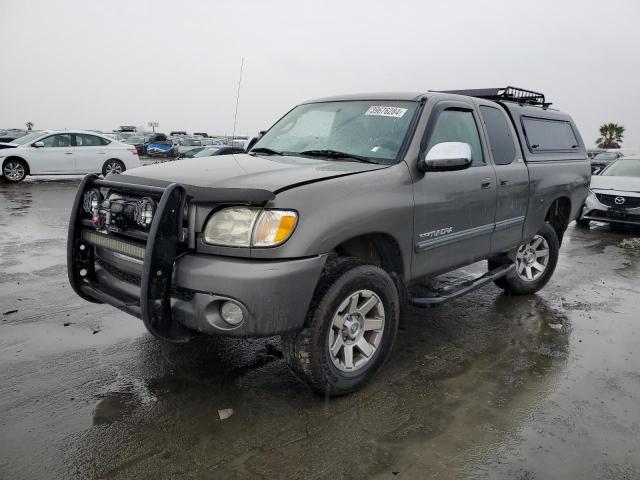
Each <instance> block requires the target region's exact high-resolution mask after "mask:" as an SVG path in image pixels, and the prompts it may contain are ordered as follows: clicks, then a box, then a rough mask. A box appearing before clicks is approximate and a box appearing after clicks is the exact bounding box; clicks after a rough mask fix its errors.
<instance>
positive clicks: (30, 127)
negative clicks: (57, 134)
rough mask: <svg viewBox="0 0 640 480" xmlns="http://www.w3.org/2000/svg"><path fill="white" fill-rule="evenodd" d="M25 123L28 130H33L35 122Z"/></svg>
mask: <svg viewBox="0 0 640 480" xmlns="http://www.w3.org/2000/svg"><path fill="white" fill-rule="evenodd" d="M25 125H26V126H27V130H31V129H32V128H33V122H27V123H25Z"/></svg>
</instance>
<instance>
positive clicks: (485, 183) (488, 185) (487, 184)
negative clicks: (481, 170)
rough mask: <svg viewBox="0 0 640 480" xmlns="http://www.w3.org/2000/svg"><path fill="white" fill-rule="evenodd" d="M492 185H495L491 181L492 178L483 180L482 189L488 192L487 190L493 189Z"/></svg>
mask: <svg viewBox="0 0 640 480" xmlns="http://www.w3.org/2000/svg"><path fill="white" fill-rule="evenodd" d="M492 185H493V184H492V183H491V179H490V178H485V179H484V180H482V184H481V187H482V188H483V189H485V190H486V189H488V188H491V187H492Z"/></svg>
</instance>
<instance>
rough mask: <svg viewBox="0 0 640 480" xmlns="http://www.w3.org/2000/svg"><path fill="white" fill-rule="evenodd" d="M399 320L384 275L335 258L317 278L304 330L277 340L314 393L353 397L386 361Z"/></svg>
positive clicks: (396, 300) (393, 292)
mask: <svg viewBox="0 0 640 480" xmlns="http://www.w3.org/2000/svg"><path fill="white" fill-rule="evenodd" d="M399 316H400V299H399V296H398V291H397V289H396V286H395V284H394V282H393V280H392V279H391V277H390V276H389V274H388V273H387V272H385V271H384V270H382V269H381V268H378V267H376V266H373V265H363V264H361V263H359V262H357V261H356V260H353V259H338V260H337V261H336V262H335V263H334V262H332V264H331V265H329V266H328V267H327V268H326V269H325V273H324V274H323V276H322V278H321V279H320V282H319V284H318V288H317V289H316V293H315V295H314V298H313V300H312V302H311V306H310V308H309V312H308V314H307V321H306V324H305V328H304V329H303V330H302V331H301V332H300V333H298V334H297V335H295V336H292V337H286V338H284V339H283V346H284V351H285V356H286V358H287V360H288V362H289V365H290V367H291V369H292V370H293V371H294V373H296V374H297V375H298V376H299V377H301V378H302V379H303V380H305V381H306V382H307V383H309V384H310V385H311V386H312V387H313V388H314V390H316V391H317V392H318V393H321V394H326V395H330V396H339V395H344V394H347V393H350V392H353V391H355V390H357V389H359V388H360V387H362V386H363V385H365V384H366V383H367V382H368V381H369V380H370V379H371V377H373V375H374V374H375V373H376V371H377V370H378V369H379V368H380V367H381V366H382V364H383V363H384V362H385V360H386V359H387V357H388V356H389V353H390V352H391V348H392V346H393V343H394V341H395V337H396V333H397V331H398V320H399Z"/></svg>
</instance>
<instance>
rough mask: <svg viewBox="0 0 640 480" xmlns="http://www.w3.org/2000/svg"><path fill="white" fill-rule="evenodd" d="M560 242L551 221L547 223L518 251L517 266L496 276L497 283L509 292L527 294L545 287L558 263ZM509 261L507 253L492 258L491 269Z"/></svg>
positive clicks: (511, 293) (490, 261)
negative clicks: (550, 223) (503, 255)
mask: <svg viewBox="0 0 640 480" xmlns="http://www.w3.org/2000/svg"><path fill="white" fill-rule="evenodd" d="M559 254H560V242H559V241H558V234H557V233H556V231H555V230H554V229H553V227H552V226H551V225H549V224H548V223H545V224H544V226H543V227H542V229H540V231H539V232H538V233H537V234H536V235H535V236H534V237H533V238H532V239H530V240H528V241H526V242H524V243H522V244H521V245H520V246H519V247H518V250H517V251H516V258H515V269H514V270H512V271H511V272H509V273H508V274H507V275H505V276H504V277H502V278H499V279H498V280H496V282H495V283H496V285H497V286H499V287H500V288H502V289H503V290H504V291H505V293H506V294H508V295H528V294H531V293H535V292H537V291H538V290H540V289H541V288H542V287H544V286H545V285H546V284H547V282H548V281H549V279H550V278H551V276H552V275H553V272H554V271H555V269H556V265H557V263H558V256H559ZM508 261H510V260H509V259H508V258H507V257H497V258H493V259H491V260H489V270H492V269H494V268H496V267H497V266H499V265H500V264H504V263H505V262H508Z"/></svg>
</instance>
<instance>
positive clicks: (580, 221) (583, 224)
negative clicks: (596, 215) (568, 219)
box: [576, 218, 591, 228]
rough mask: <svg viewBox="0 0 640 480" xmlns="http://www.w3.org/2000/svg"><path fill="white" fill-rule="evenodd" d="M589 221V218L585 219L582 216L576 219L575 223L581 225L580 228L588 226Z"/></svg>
mask: <svg viewBox="0 0 640 480" xmlns="http://www.w3.org/2000/svg"><path fill="white" fill-rule="evenodd" d="M590 223H591V222H590V221H589V220H585V219H582V218H578V219H577V220H576V225H578V226H579V227H582V228H589V224H590Z"/></svg>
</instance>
